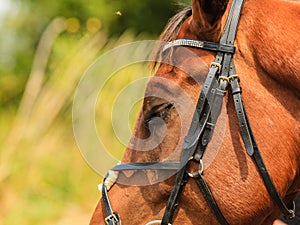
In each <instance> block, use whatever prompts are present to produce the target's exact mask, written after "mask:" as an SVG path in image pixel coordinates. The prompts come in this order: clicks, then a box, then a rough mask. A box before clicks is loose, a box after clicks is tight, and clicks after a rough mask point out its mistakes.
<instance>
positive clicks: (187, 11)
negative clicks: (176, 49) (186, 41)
mask: <svg viewBox="0 0 300 225" xmlns="http://www.w3.org/2000/svg"><path fill="white" fill-rule="evenodd" d="M191 15H192V6H187V7H185V8H184V9H182V10H180V11H179V12H178V13H176V14H175V15H174V16H173V17H172V18H171V19H170V20H169V22H168V24H167V26H166V27H165V29H164V31H163V32H162V34H161V35H160V37H159V40H160V41H161V43H160V44H159V45H158V47H157V48H156V49H155V50H154V51H153V55H154V62H153V63H152V64H151V71H152V72H153V71H154V70H155V68H157V66H159V65H160V63H159V62H160V59H161V54H162V50H163V47H164V44H163V43H162V42H169V41H172V40H174V39H175V37H176V36H177V34H178V31H179V29H180V27H181V25H182V22H183V21H184V20H185V19H186V18H187V17H188V16H191Z"/></svg>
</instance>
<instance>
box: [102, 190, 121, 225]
mask: <svg viewBox="0 0 300 225" xmlns="http://www.w3.org/2000/svg"><path fill="white" fill-rule="evenodd" d="M102 203H103V206H104V209H105V213H106V217H105V219H104V220H105V223H106V224H107V225H121V224H122V223H121V219H120V216H119V215H118V214H117V213H114V212H113V210H112V207H111V204H110V201H109V198H108V194H107V188H106V186H105V185H103V187H102Z"/></svg>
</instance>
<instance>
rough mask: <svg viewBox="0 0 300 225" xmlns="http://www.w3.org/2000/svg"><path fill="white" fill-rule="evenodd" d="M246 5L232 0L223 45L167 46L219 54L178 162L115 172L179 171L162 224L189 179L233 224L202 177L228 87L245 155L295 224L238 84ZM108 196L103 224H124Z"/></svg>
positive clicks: (220, 217)
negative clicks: (193, 165) (239, 36)
mask: <svg viewBox="0 0 300 225" xmlns="http://www.w3.org/2000/svg"><path fill="white" fill-rule="evenodd" d="M243 2H244V1H243V0H233V2H232V5H231V8H230V13H229V15H228V18H227V22H226V24H225V27H224V30H223V33H222V36H221V38H220V42H219V43H213V42H207V41H198V40H191V39H178V40H175V41H172V42H170V43H168V44H167V45H166V46H165V47H164V50H163V51H167V50H168V49H170V48H174V47H176V46H188V47H194V48H200V49H204V50H209V51H214V52H216V58H215V61H214V62H212V63H211V66H210V69H209V72H208V74H207V77H206V80H205V83H204V85H203V89H202V91H201V93H200V96H199V99H198V102H197V106H196V110H195V112H194V116H193V119H192V122H191V126H190V129H189V132H188V134H187V136H186V137H185V139H184V145H183V151H182V154H181V159H180V162H139V163H129V164H120V165H117V166H116V167H114V168H113V169H112V171H123V170H166V171H177V176H176V180H175V184H174V187H173V190H172V192H171V194H170V197H169V200H168V203H167V206H166V210H165V213H164V216H163V218H162V220H161V224H162V225H170V224H171V223H172V220H173V216H174V213H175V209H176V206H177V202H178V197H179V196H180V193H181V191H182V189H183V187H184V186H185V184H186V182H187V179H188V178H189V177H191V178H193V179H195V181H196V183H197V184H198V186H199V188H200V190H201V191H202V193H203V194H204V197H205V199H206V201H207V203H208V205H209V207H210V209H211V211H212V212H213V214H214V215H215V216H216V218H217V220H218V222H219V223H220V224H221V225H229V223H228V222H227V221H226V219H225V217H224V216H223V214H222V212H221V210H220V209H219V207H218V204H217V202H216V201H215V199H214V197H213V194H212V193H211V191H210V188H209V187H208V185H207V183H206V182H205V180H204V177H203V174H202V172H203V165H202V157H203V154H204V152H205V149H206V146H207V144H208V143H209V141H210V139H211V136H212V134H213V130H214V126H215V124H216V122H217V118H218V116H219V114H220V112H221V108H222V102H223V97H224V96H225V94H226V89H227V86H228V85H230V90H231V94H232V96H233V100H234V105H235V110H236V113H237V118H238V123H239V126H240V132H241V136H242V139H243V142H244V145H245V148H246V151H247V154H248V155H249V156H250V157H251V158H252V159H253V161H254V162H255V164H256V166H257V169H258V171H259V173H260V175H261V178H262V179H263V182H264V184H265V186H266V188H267V190H268V193H269V195H270V196H271V198H272V200H273V201H274V203H275V204H276V205H277V207H278V208H279V209H280V211H281V213H282V214H283V215H284V216H285V217H286V218H288V219H293V218H294V217H295V206H294V207H293V209H288V208H287V206H286V205H285V203H284V202H283V200H282V199H281V197H280V196H279V194H278V192H277V190H276V188H275V186H274V184H273V181H272V179H271V177H270V175H269V173H268V170H267V168H266V166H265V164H264V161H263V159H262V157H261V155H260V152H259V149H258V146H257V144H256V141H255V138H254V135H253V132H252V130H251V127H250V123H249V120H248V117H247V114H246V111H245V107H244V104H243V100H242V89H241V87H240V85H239V77H238V75H237V74H236V71H235V66H234V61H233V55H234V53H235V47H234V40H235V36H236V32H237V27H238V22H239V18H240V14H241V9H242V6H243ZM191 160H193V161H195V162H198V163H199V170H198V171H196V172H195V173H192V174H191V173H189V172H188V168H189V164H190V161H191ZM105 179H106V178H105ZM104 183H105V180H104ZM107 192H108V188H107V186H106V185H103V187H102V201H103V206H104V208H105V212H106V218H105V222H106V224H108V225H121V219H120V217H119V215H118V214H117V213H115V212H114V211H113V210H112V207H111V204H110V201H109V197H108V194H107Z"/></svg>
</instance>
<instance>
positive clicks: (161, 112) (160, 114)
mask: <svg viewBox="0 0 300 225" xmlns="http://www.w3.org/2000/svg"><path fill="white" fill-rule="evenodd" d="M172 108H174V104H173V103H170V104H168V105H167V106H166V107H164V108H163V109H161V110H159V111H156V112H152V113H151V114H150V115H149V116H147V119H145V123H146V124H149V122H150V121H151V120H152V119H153V118H155V117H159V118H161V119H163V120H166V118H167V117H168V115H169V113H170V111H171V109H172Z"/></svg>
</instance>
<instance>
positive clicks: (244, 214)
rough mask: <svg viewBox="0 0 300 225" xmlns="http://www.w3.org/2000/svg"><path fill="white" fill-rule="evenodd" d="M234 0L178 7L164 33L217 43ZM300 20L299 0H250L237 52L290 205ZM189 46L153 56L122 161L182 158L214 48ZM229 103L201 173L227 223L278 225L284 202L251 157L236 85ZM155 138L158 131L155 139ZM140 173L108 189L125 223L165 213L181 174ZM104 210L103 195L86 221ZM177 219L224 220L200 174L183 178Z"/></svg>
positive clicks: (96, 219)
mask: <svg viewBox="0 0 300 225" xmlns="http://www.w3.org/2000/svg"><path fill="white" fill-rule="evenodd" d="M230 5H231V1H229V2H228V1H226V0H193V1H192V6H191V9H192V15H188V13H187V11H189V9H185V10H183V11H182V12H180V13H178V14H177V15H176V16H175V17H174V18H173V19H172V20H171V21H170V24H169V25H168V26H167V28H166V30H165V32H164V33H163V34H162V40H164V41H170V40H174V39H180V38H191V39H195V40H207V41H212V42H218V41H219V39H220V36H221V34H222V30H223V27H224V24H225V21H226V19H227V17H228V14H229V8H230ZM187 15H188V17H187V18H185V16H187ZM181 22H182V23H181ZM299 22H300V4H299V2H295V1H283V0H260V1H255V0H246V1H245V3H244V5H243V8H242V14H241V18H240V22H239V27H238V31H237V36H236V41H235V46H236V51H235V55H234V63H235V67H236V71H237V74H238V75H239V78H240V86H241V87H242V88H243V94H242V95H243V99H244V104H245V107H246V109H247V114H248V117H249V121H250V123H251V127H252V130H253V133H254V135H255V138H256V142H257V145H258V146H259V147H260V150H261V155H262V157H263V159H264V162H265V164H266V167H267V169H268V171H269V173H270V176H271V177H272V179H273V182H274V184H275V187H276V189H277V191H278V193H279V195H280V196H281V197H282V198H283V201H284V202H285V203H286V204H287V205H288V206H289V205H291V204H292V201H293V199H294V198H295V196H296V194H297V193H298V192H300V166H299V165H300V123H299V118H300V110H299V108H300V94H299V93H300V61H299V58H300V49H299V46H300V32H299V31H300V27H299V24H300V23H299ZM177 28H178V29H177ZM183 48H184V47H180V48H176V49H174V51H173V52H172V53H170V54H168V55H163V57H164V58H167V59H165V61H167V62H168V63H161V64H159V65H157V67H158V69H157V72H156V75H155V76H154V77H153V79H152V80H151V81H150V82H149V84H148V87H147V90H146V98H145V99H144V102H143V107H142V110H141V112H140V114H139V117H138V120H137V122H136V126H135V129H134V132H133V138H132V141H131V143H130V144H129V146H128V148H127V149H126V152H125V155H124V158H123V160H122V163H129V162H142V161H144V162H153V161H166V160H173V161H178V160H179V159H180V155H181V151H182V146H183V142H184V139H183V137H184V136H185V135H186V134H187V132H188V129H189V124H190V123H191V120H192V116H193V112H194V107H195V105H196V103H197V99H198V97H199V93H200V91H201V89H202V87H201V86H202V85H199V83H201V81H203V79H205V76H206V74H207V68H208V67H209V65H210V62H212V61H213V60H214V58H215V53H214V52H211V51H205V50H201V49H197V48H188V49H189V50H190V51H192V52H193V54H185V53H184V50H183ZM168 60H169V61H168ZM174 65H176V66H174ZM167 81H171V82H167ZM178 87H179V88H178ZM179 89H180V90H182V92H184V93H185V95H187V96H188V97H189V98H190V99H191V100H192V103H193V107H192V106H191V105H190V104H189V102H188V101H185V100H184V99H185V98H184V97H182V96H181V95H183V94H182V92H181V91H178V90H179ZM158 96H163V97H158ZM170 99H173V100H174V101H175V103H174V102H172V101H171V100H170ZM176 99H177V100H176ZM178 99H182V100H178ZM176 101H177V102H176ZM223 105H224V107H223V109H222V113H221V116H220V118H219V120H220V119H221V120H222V118H223V117H224V118H223V119H224V121H223V123H221V127H220V126H219V128H216V130H215V133H214V136H213V140H212V143H211V146H212V147H210V149H214V148H218V152H216V153H212V155H210V153H209V152H210V151H211V150H210V149H208V150H207V154H206V153H205V155H204V157H203V164H204V171H203V177H204V178H205V180H206V182H207V184H208V186H209V187H210V190H211V192H212V193H213V196H214V198H215V200H216V202H217V203H218V205H219V208H220V210H221V212H222V214H223V216H224V217H225V218H226V220H227V221H228V223H229V224H234V225H236V224H241V225H245V224H255V225H259V224H263V225H267V224H272V223H273V222H274V220H275V219H276V218H278V217H279V216H280V211H279V209H278V208H277V206H276V205H275V204H274V202H273V201H272V199H271V197H270V195H269V193H268V192H267V189H266V187H265V185H264V183H263V181H262V179H261V176H260V174H259V172H258V170H257V168H256V166H255V163H254V162H253V159H252V158H251V157H249V156H248V155H247V153H246V150H245V147H244V144H243V141H242V137H241V135H240V132H239V124H238V119H237V116H236V113H235V109H234V102H233V100H232V97H231V95H230V94H229V95H226V96H225V100H224V104H223ZM155 118H158V121H160V120H163V121H164V125H161V124H159V123H157V122H156V120H155ZM218 123H220V122H218ZM217 126H218V124H217ZM219 131H220V132H219ZM164 133H166V134H165V136H164V137H163V139H162V140H159V143H158V144H157V145H153V146H152V149H151V150H149V151H138V150H137V149H142V148H143V147H144V146H142V145H143V143H144V142H143V141H139V140H145V139H148V137H149V136H151V135H152V136H153V135H154V136H155V137H156V136H157V137H159V136H160V135H161V134H164ZM155 137H154V138H152V139H153V141H154V142H155V141H156V138H155ZM138 138H139V140H138ZM158 139H159V138H158ZM196 168H198V165H197V164H196V163H194V162H192V163H191V168H190V170H191V171H195V170H197V169H196ZM133 173H136V175H135V176H133ZM139 174H140V175H139ZM143 174H146V178H147V181H148V185H139V186H132V185H126V184H121V183H118V182H117V183H116V184H115V185H114V186H113V187H112V188H111V190H110V191H109V193H108V194H109V198H110V203H111V205H112V208H113V210H114V211H115V212H118V214H119V215H120V217H121V218H122V224H123V225H144V224H147V223H149V222H150V221H155V220H161V218H162V217H163V214H164V210H165V208H166V203H167V201H168V198H169V195H170V193H171V190H172V188H173V186H174V182H175V176H170V177H169V178H168V179H166V180H161V182H152V180H155V177H156V176H159V175H157V173H156V172H155V171H147V172H144V173H143V172H132V171H129V172H125V175H127V176H128V177H131V176H133V177H135V178H134V179H136V180H138V179H145V178H144V177H143ZM132 183H134V182H132ZM151 183H154V184H152V185H151ZM105 217H106V215H105V212H104V209H103V205H102V203H101V202H99V204H98V206H97V208H96V210H95V213H94V215H93V217H92V219H91V222H90V224H91V225H102V224H105V222H104V218H105ZM149 224H159V223H158V222H157V223H154V222H153V223H149ZM172 224H174V225H175V224H178V225H179V224H180V225H182V224H197V225H198V224H199V225H200V224H205V225H208V224H218V221H217V219H216V217H215V216H214V215H213V213H212V211H211V210H210V208H209V206H208V204H207V202H206V200H205V198H204V196H203V193H202V192H201V191H200V190H199V188H198V186H197V184H196V182H195V180H194V179H191V178H188V179H187V183H186V185H185V187H184V189H183V191H182V193H181V196H180V198H179V200H178V206H177V209H176V213H175V215H174V218H173V223H172Z"/></svg>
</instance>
